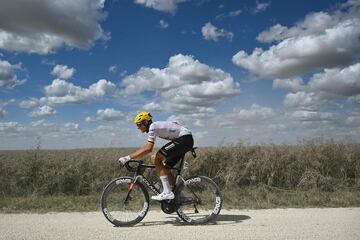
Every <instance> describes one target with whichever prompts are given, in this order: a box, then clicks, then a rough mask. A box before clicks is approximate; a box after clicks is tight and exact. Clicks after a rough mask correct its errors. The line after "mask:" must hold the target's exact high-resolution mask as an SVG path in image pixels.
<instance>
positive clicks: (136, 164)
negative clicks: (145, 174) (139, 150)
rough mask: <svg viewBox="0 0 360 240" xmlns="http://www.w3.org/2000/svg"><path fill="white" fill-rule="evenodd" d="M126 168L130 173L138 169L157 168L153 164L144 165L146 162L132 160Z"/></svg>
mask: <svg viewBox="0 0 360 240" xmlns="http://www.w3.org/2000/svg"><path fill="white" fill-rule="evenodd" d="M124 167H125V168H126V169H127V170H128V171H129V172H134V171H136V169H137V168H138V167H144V168H155V165H151V164H144V161H142V160H130V161H128V162H127V163H125V164H124Z"/></svg>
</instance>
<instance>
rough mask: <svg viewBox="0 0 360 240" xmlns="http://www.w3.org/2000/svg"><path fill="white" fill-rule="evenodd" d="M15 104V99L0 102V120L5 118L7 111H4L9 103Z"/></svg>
mask: <svg viewBox="0 0 360 240" xmlns="http://www.w3.org/2000/svg"><path fill="white" fill-rule="evenodd" d="M14 102H15V99H10V100H7V101H1V100H0V118H3V117H5V115H6V114H7V111H6V109H5V107H6V106H7V105H9V104H11V103H14Z"/></svg>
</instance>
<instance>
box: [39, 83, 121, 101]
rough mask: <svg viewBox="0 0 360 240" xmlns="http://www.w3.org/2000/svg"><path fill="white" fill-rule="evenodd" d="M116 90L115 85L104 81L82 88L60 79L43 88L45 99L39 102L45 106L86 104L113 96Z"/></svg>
mask: <svg viewBox="0 0 360 240" xmlns="http://www.w3.org/2000/svg"><path fill="white" fill-rule="evenodd" d="M115 90H116V86H115V84H113V83H112V82H110V81H107V80H105V79H101V80H99V81H98V82H96V83H94V84H92V85H90V86H89V88H82V87H80V86H76V85H74V84H73V83H69V82H67V81H65V80H62V79H55V80H54V81H53V82H52V84H51V85H49V86H46V87H45V88H44V91H45V95H46V96H45V97H43V98H41V99H40V101H41V102H42V103H46V104H67V103H87V102H91V101H94V100H96V99H97V98H101V97H104V96H105V95H106V94H113V93H114V92H115Z"/></svg>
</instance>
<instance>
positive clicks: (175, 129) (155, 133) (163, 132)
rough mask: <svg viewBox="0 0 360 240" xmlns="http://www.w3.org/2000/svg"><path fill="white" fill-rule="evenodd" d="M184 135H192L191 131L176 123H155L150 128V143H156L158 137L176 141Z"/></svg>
mask: <svg viewBox="0 0 360 240" xmlns="http://www.w3.org/2000/svg"><path fill="white" fill-rule="evenodd" d="M184 135H191V132H190V130H189V129H187V128H186V127H184V126H181V125H180V123H178V122H176V121H159V122H153V123H152V124H151V125H150V127H149V136H148V141H149V142H152V143H154V142H155V139H156V137H159V138H163V139H166V140H174V139H175V138H179V137H181V136H184Z"/></svg>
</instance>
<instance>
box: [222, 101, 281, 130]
mask: <svg viewBox="0 0 360 240" xmlns="http://www.w3.org/2000/svg"><path fill="white" fill-rule="evenodd" d="M274 116H275V111H274V110H273V109H272V108H268V107H262V106H259V105H257V104H253V105H252V106H251V108H250V109H240V110H234V111H233V112H232V113H228V114H223V115H221V117H218V118H217V119H216V122H217V124H218V125H220V126H229V127H238V126H242V125H244V124H250V125H252V124H256V123H259V122H262V121H269V119H270V118H272V117H274Z"/></svg>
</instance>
